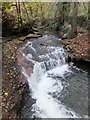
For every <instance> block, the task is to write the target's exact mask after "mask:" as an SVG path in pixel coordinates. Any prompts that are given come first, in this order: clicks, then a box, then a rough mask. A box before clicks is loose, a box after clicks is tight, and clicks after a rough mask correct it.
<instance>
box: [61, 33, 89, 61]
mask: <svg viewBox="0 0 90 120" xmlns="http://www.w3.org/2000/svg"><path fill="white" fill-rule="evenodd" d="M89 39H90V32H85V33H78V35H77V36H76V38H73V39H63V40H61V41H60V42H61V43H62V44H64V48H65V49H66V50H67V51H68V53H69V57H71V59H75V60H76V61H79V60H84V61H87V62H90V40H89Z"/></svg>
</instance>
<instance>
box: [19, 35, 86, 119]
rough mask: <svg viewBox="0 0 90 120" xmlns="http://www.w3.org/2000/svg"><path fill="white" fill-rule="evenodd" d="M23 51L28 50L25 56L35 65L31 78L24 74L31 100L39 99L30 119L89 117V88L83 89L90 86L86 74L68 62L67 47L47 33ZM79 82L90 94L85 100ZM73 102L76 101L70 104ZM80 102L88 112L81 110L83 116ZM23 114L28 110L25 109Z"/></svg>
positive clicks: (30, 43)
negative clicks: (83, 77) (81, 76)
mask: <svg viewBox="0 0 90 120" xmlns="http://www.w3.org/2000/svg"><path fill="white" fill-rule="evenodd" d="M21 50H24V52H23V53H22V54H23V57H25V59H26V60H27V61H29V62H30V63H29V64H31V65H32V66H33V71H32V74H31V75H28V74H27V72H26V70H25V68H24V67H22V73H23V74H24V76H26V78H27V80H28V83H29V87H30V91H31V97H32V99H34V100H35V102H34V103H33V104H32V106H31V108H30V112H31V113H32V114H31V116H30V117H31V118H33V117H36V118H82V117H87V104H88V103H87V97H88V94H87V86H85V88H84V86H83V85H84V84H87V79H86V78H87V77H86V73H83V72H80V71H79V69H77V68H76V67H75V66H73V65H69V64H68V63H66V59H67V53H66V52H65V50H64V48H63V46H62V45H60V40H59V38H58V37H56V36H54V35H47V34H46V35H43V37H40V38H38V39H36V40H34V41H28V42H27V43H26V44H25V45H24V46H23V47H22V48H21ZM77 74H78V75H77ZM80 74H82V75H83V76H85V79H84V80H82V83H80V82H81V79H82V78H80ZM77 76H79V77H77ZM76 77H77V78H76ZM74 78H75V79H74ZM76 79H77V80H76ZM77 81H78V82H77ZM85 81H86V83H85ZM79 83H80V85H81V84H82V85H81V86H82V87H83V88H84V89H85V91H86V92H85V91H84V90H83V91H84V93H85V98H83V97H84V95H83V94H84V93H83V91H82V95H81V97H80V94H81V93H79V92H80V90H81V88H79V87H80V86H79ZM83 88H82V89H83ZM70 91H71V93H70ZM69 94H71V95H69ZM74 94H75V95H74ZM76 94H77V95H76ZM73 97H74V98H73ZM78 97H80V99H78ZM71 99H72V101H73V102H71V103H70V100H71ZM75 99H76V100H78V101H76V100H75ZM65 100H66V101H65ZM81 100H82V101H81ZM75 102H76V103H75ZM77 102H79V106H80V105H82V104H83V103H84V102H85V103H84V104H85V105H84V104H83V105H84V106H83V107H82V109H83V108H84V109H85V110H86V111H83V110H81V111H82V112H81V113H80V112H78V111H79V110H80V109H79V108H78V107H79V106H78V107H77V108H75V107H76V106H75V105H76V104H78V103H77ZM80 102H82V103H80ZM70 104H71V105H70ZM72 105H74V107H72ZM85 107H86V108H85ZM28 109H29V108H28ZM23 111H25V108H24V109H23ZM83 113H84V114H83ZM28 114H29V112H28Z"/></svg>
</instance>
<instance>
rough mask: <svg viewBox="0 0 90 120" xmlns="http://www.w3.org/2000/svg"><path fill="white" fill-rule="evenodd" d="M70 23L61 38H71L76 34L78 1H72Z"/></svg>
mask: <svg viewBox="0 0 90 120" xmlns="http://www.w3.org/2000/svg"><path fill="white" fill-rule="evenodd" d="M72 7H73V8H72V23H71V29H70V30H69V31H68V32H67V33H66V34H64V36H63V38H62V39H72V38H74V37H76V35H77V15H78V2H73V6H72Z"/></svg>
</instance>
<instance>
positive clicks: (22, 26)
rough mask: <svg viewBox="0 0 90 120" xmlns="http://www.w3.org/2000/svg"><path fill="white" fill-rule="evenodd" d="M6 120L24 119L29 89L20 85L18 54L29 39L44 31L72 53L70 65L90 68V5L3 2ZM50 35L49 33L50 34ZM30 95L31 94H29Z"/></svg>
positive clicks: (3, 63)
mask: <svg viewBox="0 0 90 120" xmlns="http://www.w3.org/2000/svg"><path fill="white" fill-rule="evenodd" d="M0 4H1V6H2V7H1V14H2V20H0V24H1V25H2V78H3V80H2V95H3V98H2V116H3V118H8V119H10V120H11V119H12V118H13V120H14V119H15V118H19V117H20V110H21V108H22V103H21V101H22V98H23V95H22V94H25V90H26V88H27V85H26V84H22V83H21V81H19V79H18V78H19V73H20V71H19V70H18V67H17V65H16V60H17V58H16V51H17V49H18V48H19V46H21V45H22V44H23V43H24V42H25V41H26V40H27V39H30V38H38V37H40V36H42V35H43V33H44V31H49V32H52V33H53V34H55V35H57V36H58V37H59V38H60V39H61V41H60V42H61V44H63V45H64V48H65V49H66V51H67V52H68V53H69V58H68V62H71V61H73V62H76V61H77V62H80V64H81V62H82V64H84V65H85V66H86V65H87V66H88V65H89V64H90V41H89V39H90V32H89V30H90V27H89V26H90V19H89V17H90V7H89V2H24V1H23V0H22V1H21V2H19V0H15V1H14V2H2V3H0ZM47 33H48V32H47ZM26 92H27V91H26Z"/></svg>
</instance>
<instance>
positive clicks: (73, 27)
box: [71, 2, 78, 35]
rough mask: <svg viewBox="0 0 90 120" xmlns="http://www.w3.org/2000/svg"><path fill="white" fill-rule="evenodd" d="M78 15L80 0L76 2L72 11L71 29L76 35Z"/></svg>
mask: <svg viewBox="0 0 90 120" xmlns="http://www.w3.org/2000/svg"><path fill="white" fill-rule="evenodd" d="M77 15H78V2H74V3H73V11H72V23H71V30H72V32H73V34H74V35H76V34H77Z"/></svg>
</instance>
